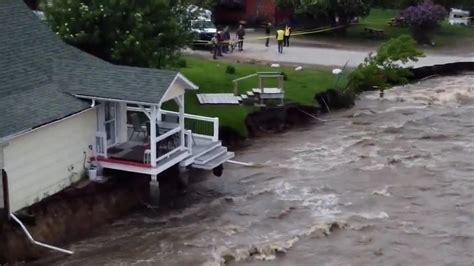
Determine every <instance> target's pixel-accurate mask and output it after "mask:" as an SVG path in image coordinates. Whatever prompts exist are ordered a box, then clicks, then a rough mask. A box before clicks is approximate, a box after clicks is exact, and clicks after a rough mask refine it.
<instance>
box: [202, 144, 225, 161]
mask: <svg viewBox="0 0 474 266" xmlns="http://www.w3.org/2000/svg"><path fill="white" fill-rule="evenodd" d="M225 153H227V148H226V147H224V146H219V147H215V148H214V149H212V150H210V151H208V152H206V153H205V154H203V155H201V156H199V157H197V158H196V159H194V163H197V164H206V163H208V162H210V161H212V160H213V159H215V158H217V157H219V156H221V155H223V154H225Z"/></svg>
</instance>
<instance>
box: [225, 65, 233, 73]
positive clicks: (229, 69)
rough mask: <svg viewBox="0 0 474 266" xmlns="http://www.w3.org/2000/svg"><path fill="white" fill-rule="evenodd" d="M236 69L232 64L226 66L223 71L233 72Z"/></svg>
mask: <svg viewBox="0 0 474 266" xmlns="http://www.w3.org/2000/svg"><path fill="white" fill-rule="evenodd" d="M235 72H236V70H235V67H234V66H227V67H226V68H225V73H227V74H235Z"/></svg>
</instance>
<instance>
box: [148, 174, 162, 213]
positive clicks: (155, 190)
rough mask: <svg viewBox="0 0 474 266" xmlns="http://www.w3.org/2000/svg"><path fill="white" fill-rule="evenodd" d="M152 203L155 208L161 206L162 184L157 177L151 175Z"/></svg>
mask: <svg viewBox="0 0 474 266" xmlns="http://www.w3.org/2000/svg"><path fill="white" fill-rule="evenodd" d="M150 203H151V204H152V205H155V206H159V204H160V182H158V176H157V175H151V179H150Z"/></svg>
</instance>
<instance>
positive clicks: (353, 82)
mask: <svg viewBox="0 0 474 266" xmlns="http://www.w3.org/2000/svg"><path fill="white" fill-rule="evenodd" d="M421 56H423V53H422V52H421V51H419V50H418V49H417V48H416V42H415V40H414V39H413V38H411V37H410V36H408V35H402V36H400V37H398V38H395V39H391V40H389V41H388V42H386V43H384V44H382V46H381V47H380V48H379V49H378V50H377V54H376V55H374V54H372V53H371V54H369V56H368V57H367V58H365V60H364V63H362V64H360V65H359V66H358V67H357V69H355V70H354V71H353V72H352V73H351V74H350V75H349V85H348V86H349V87H348V88H349V89H351V90H352V91H353V92H354V93H360V92H362V91H366V90H377V89H380V90H384V89H387V88H388V87H389V86H390V85H391V84H403V83H407V82H408V77H410V76H411V75H412V73H411V72H410V70H409V69H408V68H404V67H403V66H402V64H406V63H408V62H410V61H412V62H416V61H418V57H421Z"/></svg>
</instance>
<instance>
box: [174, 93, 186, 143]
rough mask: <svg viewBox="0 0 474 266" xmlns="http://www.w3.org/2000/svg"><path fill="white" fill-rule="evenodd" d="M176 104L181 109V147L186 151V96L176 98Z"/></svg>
mask: <svg viewBox="0 0 474 266" xmlns="http://www.w3.org/2000/svg"><path fill="white" fill-rule="evenodd" d="M175 101H176V103H177V104H178V107H179V127H180V128H181V132H180V135H179V139H180V146H181V149H185V148H186V147H185V146H184V142H185V141H184V131H185V128H184V95H180V96H178V97H176V98H175Z"/></svg>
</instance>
